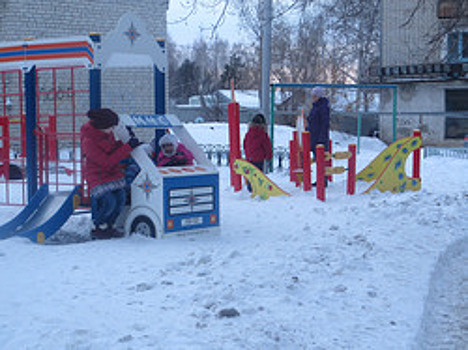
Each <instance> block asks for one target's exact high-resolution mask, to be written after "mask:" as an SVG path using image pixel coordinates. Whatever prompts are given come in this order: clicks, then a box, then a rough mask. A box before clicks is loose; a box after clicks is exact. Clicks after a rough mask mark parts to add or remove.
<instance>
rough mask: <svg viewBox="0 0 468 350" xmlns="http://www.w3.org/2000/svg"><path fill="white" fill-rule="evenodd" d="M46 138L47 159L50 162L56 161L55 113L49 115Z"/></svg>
mask: <svg viewBox="0 0 468 350" xmlns="http://www.w3.org/2000/svg"><path fill="white" fill-rule="evenodd" d="M47 136H48V140H49V160H50V161H52V162H56V161H57V117H56V116H55V115H50V116H49V127H48V133H47Z"/></svg>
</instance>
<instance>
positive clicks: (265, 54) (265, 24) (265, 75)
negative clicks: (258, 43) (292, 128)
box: [261, 0, 272, 115]
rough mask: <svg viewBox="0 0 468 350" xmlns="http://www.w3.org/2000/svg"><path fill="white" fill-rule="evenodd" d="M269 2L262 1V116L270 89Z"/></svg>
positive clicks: (267, 109) (270, 9)
mask: <svg viewBox="0 0 468 350" xmlns="http://www.w3.org/2000/svg"><path fill="white" fill-rule="evenodd" d="M271 18H272V6H271V0H264V1H263V21H262V35H263V40H262V99H261V110H262V113H263V114H264V115H267V114H268V111H269V110H270V108H269V107H270V106H269V105H268V104H269V96H268V91H269V88H270V64H271Z"/></svg>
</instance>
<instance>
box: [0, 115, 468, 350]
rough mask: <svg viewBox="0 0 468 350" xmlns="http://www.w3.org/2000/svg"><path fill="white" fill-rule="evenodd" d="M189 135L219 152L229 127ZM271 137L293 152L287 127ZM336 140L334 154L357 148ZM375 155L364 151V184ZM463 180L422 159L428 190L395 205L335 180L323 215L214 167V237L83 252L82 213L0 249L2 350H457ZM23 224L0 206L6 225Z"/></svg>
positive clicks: (282, 178)
mask: <svg viewBox="0 0 468 350" xmlns="http://www.w3.org/2000/svg"><path fill="white" fill-rule="evenodd" d="M186 127H187V130H188V131H189V133H190V134H191V135H192V136H193V137H194V139H195V140H196V141H197V143H199V144H206V143H219V144H227V138H228V136H227V135H228V130H227V125H226V124H221V123H210V124H186ZM277 128H278V129H276V131H275V135H276V136H275V137H276V140H277V142H278V144H281V145H287V144H288V141H289V139H290V137H291V132H292V129H291V128H288V127H286V126H277ZM246 130H247V125H245V124H242V125H241V130H240V132H241V137H243V136H244V135H245V132H246ZM331 137H332V139H333V142H334V144H333V149H334V150H335V151H338V150H345V149H346V148H347V145H348V144H349V143H352V142H356V138H355V137H353V136H350V135H346V134H341V133H336V132H332V134H331ZM385 147H386V145H385V144H384V143H383V142H381V141H380V140H378V139H376V138H368V137H365V138H362V139H361V152H360V153H359V155H358V156H357V169H358V171H359V170H361V169H363V168H364V167H365V166H366V165H368V164H369V163H370V161H371V160H372V159H373V158H374V157H375V156H376V155H377V154H379V153H380V152H381V151H382V150H383V149H385ZM408 160H409V161H408V162H407V164H406V165H407V169H406V170H407V173H408V174H411V169H408V168H409V167H408V165H410V164H411V163H412V162H411V161H410V159H408ZM333 162H334V165H339V164H346V161H343V160H333ZM466 166H467V160H466V159H456V158H443V157H438V156H432V157H428V158H423V159H422V169H421V171H422V172H421V174H422V183H423V185H422V186H423V187H422V190H421V191H419V192H406V193H399V194H392V193H390V192H385V193H380V192H378V191H377V192H371V193H370V194H362V192H363V191H364V190H365V189H366V188H368V187H369V186H370V184H369V183H358V184H357V185H358V186H357V193H356V194H355V195H353V196H349V195H346V194H345V189H346V175H337V176H334V181H333V182H330V183H329V185H328V188H327V200H326V202H321V201H319V200H317V199H316V198H315V190H313V191H311V192H304V191H303V190H302V189H301V188H300V187H299V188H297V187H296V186H295V185H294V184H293V183H292V182H290V181H289V171H288V169H283V170H276V171H275V172H273V173H270V174H268V176H269V177H270V178H271V179H272V180H273V181H275V182H276V184H277V185H279V186H280V187H281V188H282V189H283V190H285V191H287V192H289V193H290V194H291V195H290V196H280V197H272V198H270V199H269V200H260V199H259V198H255V199H252V198H250V195H249V193H248V192H247V190H246V189H245V187H244V188H243V189H242V191H240V192H237V193H235V192H234V191H233V190H232V189H231V188H230V186H229V184H230V177H229V168H228V167H227V166H221V167H218V168H217V169H218V170H219V175H220V187H219V192H220V193H219V195H220V222H221V224H220V231H219V232H217V233H216V232H205V233H198V234H192V235H187V236H180V237H166V238H164V239H151V238H146V237H142V236H138V235H132V236H130V237H125V238H122V239H113V240H104V241H90V240H89V230H90V226H91V218H90V215H89V214H82V215H76V216H72V217H71V218H70V219H69V221H68V222H67V223H66V224H65V226H64V227H63V228H62V230H61V231H60V232H59V233H58V234H57V237H56V238H55V239H54V240H53V241H52V242H50V244H45V245H39V244H36V243H32V242H30V241H29V240H27V239H22V238H18V237H13V238H9V239H3V240H0V281H1V282H0V286H1V293H0V348H1V349H2V350H17V349H35V350H55V349H92V350H94V349H96V350H99V349H116V350H121V349H122V350H124V349H125V350H126V349H148V350H149V349H151V350H164V349H183V350H237V349H260V350H263V349H288V350H289V349H292V350H295V349H312V350H322V349H337V350H341V349H343V350H344V349H363V350H374V349H379V350H394V349H402V350H409V349H414V350H426V349H462V348H466V344H467V336H468V335H467V332H466V313H463V310H466V307H467V305H466V294H463V292H464V289H463V288H464V287H465V285H466V283H465V284H464V283H463V281H464V280H466V278H467V276H468V266H467V264H466V263H465V262H466V259H468V217H467V215H466V212H467V209H468V202H467V200H466V198H467V196H468V182H467V181H466V169H467V167H466ZM313 175H315V171H314V173H313ZM63 176H68V175H67V174H63ZM14 185H16V186H18V185H19V186H18V187H17V189H18V188H20V187H21V185H20V184H12V186H14ZM12 189H13V187H12ZM0 194H2V192H0ZM18 210H19V208H17V207H0V224H2V223H4V222H6V221H8V220H10V219H11V218H12V217H13V216H14V214H15V213H17V212H18ZM53 237H54V236H52V237H51V238H53ZM464 259H465V261H464ZM228 315H230V317H228ZM464 318H465V319H464Z"/></svg>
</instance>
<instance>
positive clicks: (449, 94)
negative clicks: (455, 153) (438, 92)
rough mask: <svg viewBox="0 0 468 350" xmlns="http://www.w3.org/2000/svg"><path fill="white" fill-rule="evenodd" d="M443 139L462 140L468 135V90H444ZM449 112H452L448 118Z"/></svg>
mask: <svg viewBox="0 0 468 350" xmlns="http://www.w3.org/2000/svg"><path fill="white" fill-rule="evenodd" d="M445 110H446V111H447V117H446V118H445V137H446V138H451V139H462V138H464V137H465V135H468V89H450V90H445ZM450 112H454V113H453V115H452V116H450Z"/></svg>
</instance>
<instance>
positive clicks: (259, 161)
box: [244, 113, 272, 191]
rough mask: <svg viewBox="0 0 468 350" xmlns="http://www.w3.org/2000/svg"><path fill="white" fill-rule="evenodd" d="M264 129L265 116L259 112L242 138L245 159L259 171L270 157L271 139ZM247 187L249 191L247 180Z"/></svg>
mask: <svg viewBox="0 0 468 350" xmlns="http://www.w3.org/2000/svg"><path fill="white" fill-rule="evenodd" d="M265 129H266V123H265V117H264V116H263V114H260V113H259V114H257V115H255V116H254V117H253V119H252V121H251V123H250V125H249V130H248V131H247V134H246V135H245V138H244V152H245V157H246V159H247V160H248V161H249V162H250V163H252V164H253V165H255V166H256V167H257V168H259V169H260V170H261V171H265V166H264V165H265V161H266V160H268V161H269V160H271V158H272V152H271V141H270V137H269V136H268V134H267V133H266V131H265ZM247 188H248V189H249V191H251V187H250V183H248V182H247Z"/></svg>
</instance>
